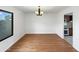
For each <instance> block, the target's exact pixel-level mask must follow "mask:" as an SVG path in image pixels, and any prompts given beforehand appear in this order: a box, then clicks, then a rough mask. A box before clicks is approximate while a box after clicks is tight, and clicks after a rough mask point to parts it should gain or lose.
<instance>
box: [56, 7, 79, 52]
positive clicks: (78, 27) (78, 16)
mask: <svg viewBox="0 0 79 59" xmlns="http://www.w3.org/2000/svg"><path fill="white" fill-rule="evenodd" d="M71 12H72V13H73V47H74V48H76V49H77V50H78V51H79V45H78V44H79V7H76V6H74V7H69V8H67V9H65V10H63V11H61V12H59V13H58V20H59V21H58V23H57V24H58V29H59V31H58V33H59V34H60V35H61V37H62V38H64V34H63V30H64V27H63V25H64V14H67V13H71Z"/></svg>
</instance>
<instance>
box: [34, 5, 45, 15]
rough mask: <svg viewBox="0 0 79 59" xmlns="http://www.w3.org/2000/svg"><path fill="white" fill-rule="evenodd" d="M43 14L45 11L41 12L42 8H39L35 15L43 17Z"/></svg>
mask: <svg viewBox="0 0 79 59" xmlns="http://www.w3.org/2000/svg"><path fill="white" fill-rule="evenodd" d="M43 13H44V12H43V10H41V8H40V6H38V9H37V10H36V11H35V14H36V15H37V16H42V15H43Z"/></svg>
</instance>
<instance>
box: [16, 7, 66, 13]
mask: <svg viewBox="0 0 79 59" xmlns="http://www.w3.org/2000/svg"><path fill="white" fill-rule="evenodd" d="M67 7H68V6H41V9H42V10H43V11H44V12H45V13H46V12H47V13H49V12H54V13H55V12H59V11H61V10H63V9H65V8H67ZM16 8H18V9H20V10H22V11H23V12H28V13H29V12H30V13H33V12H35V11H36V10H37V6H16Z"/></svg>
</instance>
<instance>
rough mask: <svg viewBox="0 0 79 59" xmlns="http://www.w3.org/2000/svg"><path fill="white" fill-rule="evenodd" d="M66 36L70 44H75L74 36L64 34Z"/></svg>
mask: <svg viewBox="0 0 79 59" xmlns="http://www.w3.org/2000/svg"><path fill="white" fill-rule="evenodd" d="M64 38H65V40H66V41H67V42H68V43H69V44H71V45H73V36H64Z"/></svg>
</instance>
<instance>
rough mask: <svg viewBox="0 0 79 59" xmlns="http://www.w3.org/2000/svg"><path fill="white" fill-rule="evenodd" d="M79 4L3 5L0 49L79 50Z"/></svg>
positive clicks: (4, 50) (31, 50)
mask: <svg viewBox="0 0 79 59" xmlns="http://www.w3.org/2000/svg"><path fill="white" fill-rule="evenodd" d="M78 44H79V6H0V52H77V51H79V45H78Z"/></svg>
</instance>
